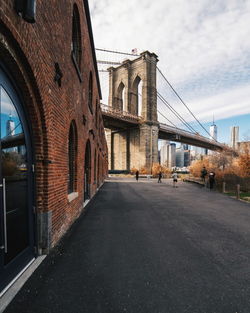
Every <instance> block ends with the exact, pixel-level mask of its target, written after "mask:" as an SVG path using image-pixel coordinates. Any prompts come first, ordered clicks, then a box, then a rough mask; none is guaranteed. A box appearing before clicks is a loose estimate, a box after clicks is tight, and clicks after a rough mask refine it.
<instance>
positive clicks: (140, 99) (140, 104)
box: [137, 80, 142, 116]
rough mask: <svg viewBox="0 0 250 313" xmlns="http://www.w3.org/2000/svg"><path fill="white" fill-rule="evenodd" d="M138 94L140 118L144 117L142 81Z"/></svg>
mask: <svg viewBox="0 0 250 313" xmlns="http://www.w3.org/2000/svg"><path fill="white" fill-rule="evenodd" d="M137 93H138V97H137V99H138V106H137V107H138V116H141V115H142V80H140V82H139V84H138V88H137Z"/></svg>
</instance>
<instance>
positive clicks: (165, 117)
mask: <svg viewBox="0 0 250 313" xmlns="http://www.w3.org/2000/svg"><path fill="white" fill-rule="evenodd" d="M157 112H158V113H159V114H160V115H161V116H162V117H164V118H165V119H166V120H167V121H168V122H169V123H170V124H172V125H173V126H174V127H175V128H178V127H177V126H176V125H175V124H174V123H173V122H171V121H170V120H169V119H168V118H167V117H166V116H165V115H164V114H162V113H161V112H160V111H159V110H157Z"/></svg>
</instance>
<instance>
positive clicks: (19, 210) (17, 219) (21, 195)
mask: <svg viewBox="0 0 250 313" xmlns="http://www.w3.org/2000/svg"><path fill="white" fill-rule="evenodd" d="M0 112H1V175H2V178H3V179H4V180H5V186H6V188H5V197H6V224H7V227H6V228H7V246H8V253H6V254H5V256H4V264H5V265H6V264H8V263H9V262H10V261H11V260H12V259H14V258H15V257H16V256H17V255H18V254H19V253H20V252H22V251H23V250H24V249H25V248H26V247H27V245H28V227H27V226H28V225H27V221H28V215H27V214H28V211H27V208H28V204H27V199H28V198H27V197H28V194H27V190H28V189H27V186H28V185H27V174H28V172H27V152H26V145H25V137H24V133H23V128H22V125H21V120H20V118H19V116H18V112H17V110H16V108H15V106H14V104H13V102H12V100H11V98H10V96H9V95H8V93H7V92H6V90H5V89H4V88H3V87H2V86H0Z"/></svg>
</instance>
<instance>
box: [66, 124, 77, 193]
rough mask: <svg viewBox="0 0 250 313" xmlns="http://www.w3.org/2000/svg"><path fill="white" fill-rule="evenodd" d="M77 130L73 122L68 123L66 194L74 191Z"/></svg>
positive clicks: (75, 182) (75, 183)
mask: <svg viewBox="0 0 250 313" xmlns="http://www.w3.org/2000/svg"><path fill="white" fill-rule="evenodd" d="M76 160H77V132H76V125H75V122H74V121H72V122H71V123H70V128H69V136H68V194H71V193H73V192H75V191H76V185H77V162H76Z"/></svg>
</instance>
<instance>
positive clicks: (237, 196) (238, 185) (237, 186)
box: [236, 184, 240, 199]
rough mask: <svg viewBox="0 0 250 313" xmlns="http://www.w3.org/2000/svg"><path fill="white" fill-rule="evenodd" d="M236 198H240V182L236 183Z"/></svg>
mask: <svg viewBox="0 0 250 313" xmlns="http://www.w3.org/2000/svg"><path fill="white" fill-rule="evenodd" d="M236 199H240V184H237V185H236Z"/></svg>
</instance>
